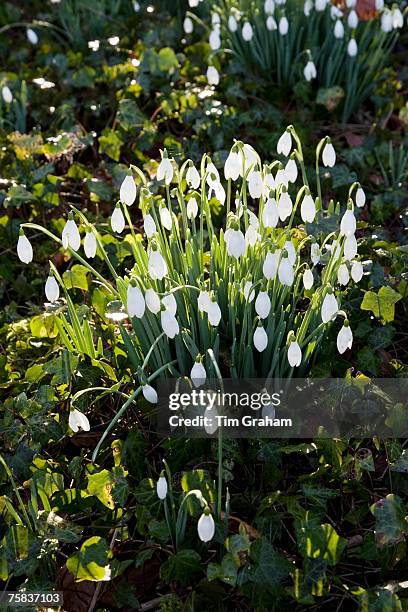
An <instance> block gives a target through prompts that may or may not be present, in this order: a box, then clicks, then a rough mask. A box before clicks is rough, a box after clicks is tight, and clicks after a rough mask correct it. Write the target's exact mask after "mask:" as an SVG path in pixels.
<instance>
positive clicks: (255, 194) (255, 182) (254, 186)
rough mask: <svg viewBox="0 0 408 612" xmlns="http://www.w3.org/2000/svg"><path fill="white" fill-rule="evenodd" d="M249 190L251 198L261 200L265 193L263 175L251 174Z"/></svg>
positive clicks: (256, 172)
mask: <svg viewBox="0 0 408 612" xmlns="http://www.w3.org/2000/svg"><path fill="white" fill-rule="evenodd" d="M248 188H249V193H250V196H251V198H254V199H257V198H260V197H261V195H262V192H263V181H262V175H261V173H260V172H258V171H254V172H251V175H250V177H249V181H248Z"/></svg>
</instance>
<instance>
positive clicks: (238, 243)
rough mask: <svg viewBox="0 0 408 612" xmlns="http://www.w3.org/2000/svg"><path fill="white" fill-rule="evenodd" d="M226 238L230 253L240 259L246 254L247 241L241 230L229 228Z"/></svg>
mask: <svg viewBox="0 0 408 612" xmlns="http://www.w3.org/2000/svg"><path fill="white" fill-rule="evenodd" d="M224 239H225V243H226V245H227V253H228V255H230V256H231V257H235V258H236V259H239V257H241V255H244V254H245V249H246V243H245V237H244V234H243V233H242V232H241V230H234V229H232V228H230V229H227V231H226V232H225V235H224Z"/></svg>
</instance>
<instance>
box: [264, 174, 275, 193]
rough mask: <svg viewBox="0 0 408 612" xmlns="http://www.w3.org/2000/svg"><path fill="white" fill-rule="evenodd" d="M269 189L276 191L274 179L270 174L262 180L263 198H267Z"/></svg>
mask: <svg viewBox="0 0 408 612" xmlns="http://www.w3.org/2000/svg"><path fill="white" fill-rule="evenodd" d="M271 189H276V183H275V179H274V178H273V175H272V174H271V173H270V172H267V173H266V174H265V178H264V197H265V198H267V197H268V196H269V192H270V191H271Z"/></svg>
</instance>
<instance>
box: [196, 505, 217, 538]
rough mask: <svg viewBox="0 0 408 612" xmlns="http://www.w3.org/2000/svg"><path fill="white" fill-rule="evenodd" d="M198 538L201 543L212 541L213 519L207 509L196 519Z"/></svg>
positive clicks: (213, 531)
mask: <svg viewBox="0 0 408 612" xmlns="http://www.w3.org/2000/svg"><path fill="white" fill-rule="evenodd" d="M197 532H198V537H199V538H200V540H201V541H202V542H210V540H212V539H213V537H214V533H215V524H214V519H213V517H212V516H211V514H210V511H209V510H208V508H206V509H205V510H204V512H203V514H202V515H201V516H200V518H199V519H198V523H197Z"/></svg>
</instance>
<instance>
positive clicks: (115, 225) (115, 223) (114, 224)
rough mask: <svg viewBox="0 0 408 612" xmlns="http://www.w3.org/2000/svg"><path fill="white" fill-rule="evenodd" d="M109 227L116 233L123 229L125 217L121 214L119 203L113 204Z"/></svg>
mask: <svg viewBox="0 0 408 612" xmlns="http://www.w3.org/2000/svg"><path fill="white" fill-rule="evenodd" d="M111 228H112V231H113V232H117V233H118V234H121V233H122V232H123V230H124V229H125V217H124V216H123V212H122V209H121V207H120V204H117V205H116V206H115V210H114V211H113V213H112V217H111Z"/></svg>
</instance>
